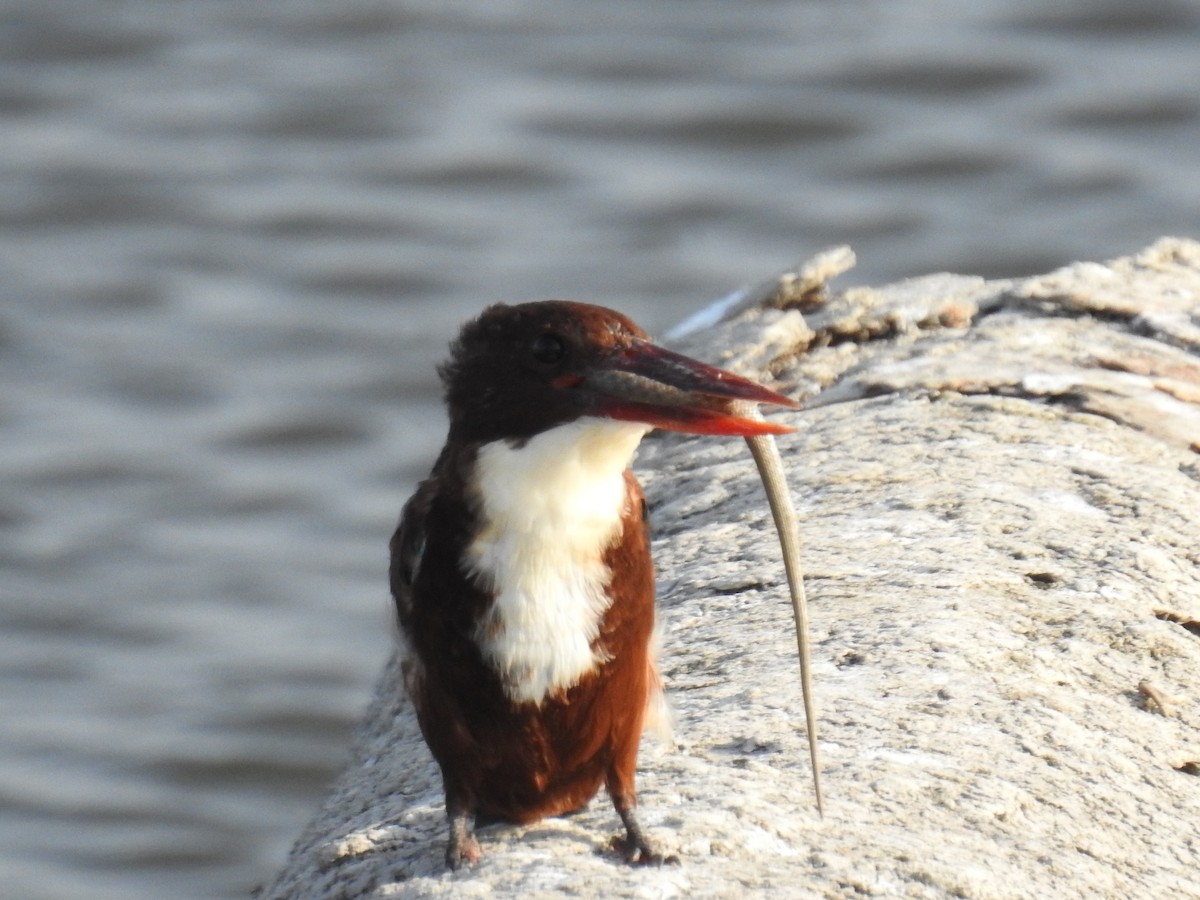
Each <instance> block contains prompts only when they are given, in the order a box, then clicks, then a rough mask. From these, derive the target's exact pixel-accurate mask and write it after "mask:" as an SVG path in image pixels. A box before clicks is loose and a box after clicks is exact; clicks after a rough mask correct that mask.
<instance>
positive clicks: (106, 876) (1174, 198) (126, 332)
mask: <svg viewBox="0 0 1200 900" xmlns="http://www.w3.org/2000/svg"><path fill="white" fill-rule="evenodd" d="M1167 233H1174V234H1182V235H1187V236H1193V237H1195V236H1200V3H1196V2H1176V3H1169V2H1161V0H1139V2H1136V3H1133V2H1128V0H1121V2H1072V0H1057V2H1054V3H1048V2H1044V0H1025V2H1022V0H980V2H971V3H963V2H952V0H943V2H938V0H909V2H903V0H810V2H738V3H731V2H715V0H693V2H686V3H685V2H657V3H647V2H633V0H628V2H613V0H529V2H519V0H500V2H482V0H481V2H461V0H460V2H454V0H451V2H434V0H425V2H400V0H339V2H337V3H332V2H317V0H312V2H306V0H255V2H253V3H247V2H244V0H171V2H165V0H110V2H100V0H38V2H37V3H30V2H20V0H0V284H2V289H0V895H3V896H4V897H12V898H21V900H24V898H79V897H100V898H122V900H129V898H141V897H146V898H162V897H239V896H245V895H246V893H247V892H248V891H249V889H250V888H251V887H252V886H253V885H255V884H256V883H257V882H259V881H260V880H261V879H263V878H265V877H266V876H267V875H268V874H269V873H270V872H271V871H272V870H273V869H274V868H275V867H277V866H278V865H279V864H280V862H281V861H282V859H283V856H284V854H285V852H286V850H287V848H288V846H289V844H290V842H291V841H292V839H293V838H294V837H295V836H296V835H297V834H298V832H299V830H300V828H301V827H302V825H303V824H304V822H305V821H306V819H307V818H308V817H309V816H310V814H311V813H312V812H313V811H314V810H315V809H316V807H317V804H318V802H319V800H320V798H321V796H322V794H323V791H324V788H325V785H326V784H327V782H328V780H329V779H330V777H331V776H332V774H333V773H334V772H335V771H336V768H337V766H338V764H339V763H340V761H341V760H342V754H343V753H344V751H345V748H346V745H347V742H348V739H349V734H350V730H351V728H352V727H353V725H354V723H355V721H356V720H357V718H358V716H359V714H360V712H361V710H362V708H363V706H364V704H365V703H366V700H367V697H368V694H369V688H370V685H371V682H372V680H373V679H374V677H375V675H376V674H377V672H378V671H379V669H380V667H381V665H382V663H383V661H384V659H385V657H386V655H387V653H388V651H389V646H390V643H389V642H390V636H389V627H390V626H389V621H390V620H389V613H388V610H387V596H386V587H385V569H386V543H387V539H388V537H389V535H390V532H391V529H392V526H393V524H394V522H395V519H396V516H397V513H398V511H399V509H400V506H401V504H402V503H403V501H404V499H405V498H406V496H407V495H408V492H409V491H410V490H411V488H412V486H413V484H414V483H415V481H416V479H418V478H419V477H420V476H421V475H422V474H423V472H424V470H425V468H426V467H427V466H428V465H429V463H430V461H431V459H432V457H433V455H434V453H435V452H436V450H437V448H438V446H439V445H440V442H441V439H442V429H443V427H444V422H443V418H442V414H441V411H440V409H439V405H438V387H437V384H436V382H435V379H434V374H433V366H434V364H435V363H436V362H437V361H438V360H439V359H440V358H441V356H442V355H443V352H444V348H445V345H446V342H447V341H448V340H449V338H450V337H451V335H452V334H453V331H454V329H455V326H456V325H457V324H458V323H459V322H460V321H461V320H463V319H464V318H466V317H467V316H469V315H471V314H472V313H474V312H476V311H477V310H478V309H479V308H481V306H482V305H483V304H485V303H487V302H491V301H496V300H514V301H515V300H522V299H533V298H540V297H548V296H558V297H574V298H578V299H586V300H590V301H593V302H598V303H602V304H606V305H610V306H614V307H617V308H620V309H622V310H624V311H626V312H628V313H629V314H631V315H632V316H633V317H634V318H635V319H637V320H638V321H640V322H641V323H642V324H643V325H644V326H646V327H647V328H649V329H650V330H651V331H656V332H661V331H662V330H664V329H665V328H666V327H667V326H668V325H670V324H671V323H672V322H675V321H677V320H678V319H680V318H682V317H683V316H685V315H686V314H687V313H689V312H691V311H693V310H694V309H696V308H697V307H698V306H699V305H701V304H704V303H706V302H708V301H710V300H711V299H713V298H716V297H718V296H721V295H723V294H725V293H726V292H728V291H729V290H731V289H733V288H736V287H738V286H740V285H743V284H745V283H747V282H753V281H756V280H758V279H761V278H763V277H766V276H769V275H771V274H772V273H774V272H775V271H776V270H778V269H780V268H782V267H784V266H786V265H788V264H790V263H792V262H794V261H796V260H798V259H800V258H802V257H805V256H808V255H810V254H811V253H813V252H815V251H817V250H820V249H822V248H823V247H826V246H829V245H832V244H837V243H850V244H851V245H853V247H854V248H855V250H856V251H857V253H858V257H859V267H858V269H857V270H856V271H855V272H854V273H853V274H852V276H851V277H849V278H847V279H844V281H843V283H882V282H885V281H888V280H895V279H899V278H903V277H906V276H910V275H918V274H923V273H927V272H931V271H939V270H952V271H959V272H968V273H978V274H983V275H989V276H1008V275H1021V274H1031V273H1036V272H1041V271H1045V270H1048V269H1050V268H1052V267H1055V266H1058V265H1060V264H1064V263H1067V262H1069V261H1072V260H1075V259H1103V258H1105V257H1111V256H1115V255H1119V254H1123V253H1127V252H1131V251H1134V250H1136V249H1138V248H1140V247H1141V246H1143V245H1145V244H1146V243H1148V242H1150V241H1151V240H1153V239H1154V238H1156V237H1158V236H1159V235H1162V234H1167Z"/></svg>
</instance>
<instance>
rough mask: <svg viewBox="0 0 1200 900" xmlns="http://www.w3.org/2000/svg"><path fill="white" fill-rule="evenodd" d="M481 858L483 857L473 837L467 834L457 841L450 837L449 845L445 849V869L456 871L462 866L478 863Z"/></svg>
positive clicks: (477, 842)
mask: <svg viewBox="0 0 1200 900" xmlns="http://www.w3.org/2000/svg"><path fill="white" fill-rule="evenodd" d="M481 856H483V850H482V849H481V848H480V846H479V841H477V840H475V835H473V834H468V835H466V836H465V837H462V838H459V839H457V840H456V839H455V838H454V837H453V836H452V837H451V838H450V845H449V846H448V847H446V868H448V869H450V870H452V871H458V870H459V869H461V868H462V867H463V866H469V865H474V864H475V863H477V862H479V857H481Z"/></svg>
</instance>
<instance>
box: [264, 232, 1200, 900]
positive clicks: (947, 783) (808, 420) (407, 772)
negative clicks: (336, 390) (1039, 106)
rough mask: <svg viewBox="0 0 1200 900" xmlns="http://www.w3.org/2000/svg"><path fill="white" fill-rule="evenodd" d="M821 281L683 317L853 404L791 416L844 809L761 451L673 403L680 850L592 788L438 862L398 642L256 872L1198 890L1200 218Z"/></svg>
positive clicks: (734, 887)
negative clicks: (1122, 248)
mask: <svg viewBox="0 0 1200 900" xmlns="http://www.w3.org/2000/svg"><path fill="white" fill-rule="evenodd" d="M838 267H839V266H836V265H835V266H834V268H835V269H836V268H838ZM801 281H802V280H801ZM798 284H799V282H797V280H796V279H792V282H791V284H790V287H788V286H786V285H785V288H786V289H785V290H783V291H776V290H774V289H773V288H768V289H767V290H765V291H764V290H759V291H758V293H756V294H752V295H749V296H748V297H747V298H746V304H743V306H746V307H747V308H743V309H742V310H741V311H740V312H739V313H737V314H736V317H735V318H734V319H733V320H731V321H727V322H724V323H722V324H719V325H717V326H715V327H713V328H710V329H706V330H705V331H703V332H702V333H700V334H694V335H691V336H689V337H687V338H685V339H683V340H682V341H681V342H680V343H679V344H678V346H680V347H681V349H684V350H685V351H686V352H691V353H693V354H695V355H698V356H702V357H706V358H708V359H710V360H712V361H716V362H721V363H723V364H725V365H730V366H736V367H739V368H742V369H744V370H749V371H757V372H758V374H760V375H764V376H765V373H766V372H769V373H770V374H772V375H774V376H775V377H776V378H778V379H779V380H780V381H781V382H782V383H783V384H785V385H787V384H793V385H796V386H797V389H798V390H800V391H802V392H803V393H807V394H815V395H816V397H815V398H814V400H813V403H814V404H821V403H824V402H826V401H832V400H838V401H850V402H844V403H838V404H837V405H828V406H821V405H815V406H814V407H813V408H811V409H810V410H809V411H806V412H802V413H800V414H798V415H795V416H794V418H795V421H796V423H797V424H798V425H799V427H800V431H799V433H798V434H796V435H794V436H790V437H785V438H783V439H782V441H781V444H782V451H783V453H784V455H785V458H786V459H787V461H788V464H789V466H790V474H789V477H790V479H791V483H792V491H793V494H794V496H795V498H796V501H797V504H798V511H799V513H800V516H801V520H802V523H803V524H802V538H803V540H804V543H805V564H806V571H807V576H808V581H807V585H808V593H809V599H810V605H811V614H812V618H813V625H814V635H813V637H814V645H815V647H814V649H815V653H816V656H815V673H816V691H817V702H818V710H819V714H820V720H821V724H820V736H821V749H822V753H823V755H824V759H825V792H826V814H825V817H824V819H821V818H818V816H817V814H816V811H815V808H814V805H813V797H812V790H811V785H810V781H809V768H808V760H807V752H806V750H805V738H804V731H803V718H802V715H801V712H800V694H799V684H798V676H797V668H796V659H795V646H794V640H793V635H792V629H791V620H790V616H791V612H790V607H789V606H788V602H787V593H786V586H785V585H784V584H783V576H782V567H781V565H780V563H779V561H778V548H777V545H776V542H775V539H774V536H773V534H772V532H771V525H770V516H769V513H768V512H767V508H766V503H765V501H764V500H763V498H762V496H761V488H760V487H759V486H758V484H757V479H756V476H755V473H754V467H753V465H752V463H751V461H750V456H749V453H748V452H747V450H746V447H745V446H744V445H743V444H742V443H741V442H740V441H737V440H724V441H722V440H717V439H713V438H683V437H678V436H660V437H656V438H652V439H651V440H649V441H648V442H647V444H646V445H644V449H643V452H642V454H641V458H640V460H639V463H638V468H639V471H640V473H641V474H642V476H643V480H644V481H645V482H646V485H647V491H648V494H649V497H650V499H651V503H652V509H653V519H654V523H655V526H656V533H655V555H656V560H657V562H658V568H659V594H660V605H661V610H662V612H661V616H662V619H663V622H664V627H665V640H664V648H663V669H664V674H665V676H666V678H667V682H668V684H667V688H668V695H669V697H670V699H671V703H672V706H673V708H674V711H675V717H676V733H675V743H674V745H673V746H670V747H668V746H666V745H664V744H663V743H662V742H660V741H655V740H654V739H652V738H647V740H646V742H645V743H644V745H643V756H642V765H641V771H640V775H639V785H640V788H641V800H642V808H643V822H645V823H646V824H647V825H648V826H649V827H650V830H651V831H652V832H653V833H654V834H655V835H657V836H658V837H660V838H661V839H662V841H663V842H664V844H667V845H668V846H670V847H672V848H675V849H677V850H678V851H679V853H680V855H681V856H682V860H683V861H682V864H681V865H679V866H673V867H667V868H663V869H659V870H652V869H629V868H627V867H626V866H624V865H622V864H620V863H618V862H617V861H616V860H615V858H614V857H613V856H611V855H606V854H604V853H601V852H598V851H600V850H602V849H603V847H604V846H605V844H606V842H607V840H608V838H609V837H610V836H611V835H613V834H616V833H617V831H618V823H617V820H616V817H615V815H614V814H613V813H612V810H611V808H610V807H609V805H608V803H607V801H606V800H605V798H604V797H603V796H601V797H599V798H597V800H596V801H594V802H593V803H592V805H591V807H590V808H589V810H588V811H586V812H585V813H583V814H580V815H578V816H574V817H571V818H568V819H560V820H550V821H547V822H543V823H540V824H538V825H534V826H531V827H526V828H516V827H509V826H490V827H487V828H484V829H482V830H481V833H480V837H481V840H482V842H483V844H484V849H485V853H486V856H485V858H484V860H483V862H482V863H481V864H480V865H479V866H477V867H476V868H474V869H472V870H470V871H467V872H462V873H458V874H453V875H451V874H446V873H445V872H443V871H442V869H443V866H442V850H443V842H444V840H445V834H444V831H445V827H444V819H443V812H442V805H441V799H442V798H441V795H440V792H439V782H438V777H437V773H436V769H435V767H434V765H433V763H432V761H431V759H430V757H429V755H428V752H427V751H426V749H425V747H424V745H423V743H422V742H421V739H420V735H419V733H418V731H417V728H416V725H415V723H414V720H413V717H412V714H411V711H410V710H409V707H408V705H407V703H406V701H405V700H404V699H403V696H402V691H401V689H400V687H399V681H398V679H397V677H396V669H395V666H394V665H389V666H388V668H387V670H386V671H385V673H384V675H383V678H382V680H381V682H380V685H379V689H378V692H377V696H376V700H375V703H374V705H373V706H372V708H371V710H370V712H369V713H368V715H367V718H366V721H365V722H364V724H363V727H362V732H361V735H360V738H359V741H358V743H357V745H356V747H355V750H354V757H353V762H352V763H351V764H350V765H349V766H348V767H347V769H346V770H345V772H344V773H343V775H342V776H341V778H340V779H339V780H338V782H337V784H336V785H335V786H334V789H333V792H332V793H331V795H330V797H329V799H328V801H327V802H326V804H325V807H324V808H323V809H322V810H321V812H320V813H319V814H318V815H317V817H316V818H315V819H314V820H313V822H312V823H311V824H310V826H309V827H308V828H307V829H306V831H305V832H304V834H303V835H302V836H301V838H300V840H299V841H298V842H297V844H296V847H295V849H294V851H293V853H292V856H291V858H290V859H289V860H288V862H287V864H286V866H285V868H284V869H283V870H282V871H281V872H280V873H279V875H278V877H277V879H276V881H275V882H274V883H273V884H272V885H270V886H268V887H266V888H265V889H264V891H263V896H264V897H271V898H282V897H315V898H334V897H346V898H356V897H391V896H404V897H408V896H412V897H437V896H447V897H449V896H453V897H471V896H521V897H533V896H559V895H568V896H583V897H614V896H631V897H670V896H683V895H689V896H705V897H709V896H714V897H715V896H721V897H728V896H753V895H767V894H770V895H776V896H796V897H807V896H814V897H847V896H858V895H864V894H865V895H870V896H911V897H979V898H985V897H989V898H990V897H995V898H1000V897H1030V898H1044V897H1048V896H1055V897H1089V898H1092V897H1134V896H1136V897H1200V777H1198V776H1200V706H1198V704H1197V700H1198V698H1200V623H1198V620H1200V455H1198V452H1200V244H1196V243H1189V242H1182V241H1173V240H1164V241H1161V242H1160V243H1158V244H1156V245H1155V246H1154V247H1152V248H1149V249H1148V250H1146V251H1144V252H1143V253H1141V254H1139V255H1138V256H1136V257H1131V258H1129V259H1123V260H1119V261H1116V262H1114V263H1110V264H1107V265H1099V264H1092V263H1089V264H1081V265H1076V266H1072V267H1069V268H1067V269H1064V270H1062V271H1059V272H1055V273H1052V274H1050V275H1046V276H1043V277H1040V278H1033V279H1029V280H1026V281H1012V282H984V281H983V280H981V279H976V278H966V277H959V276H950V275H938V276H931V277H929V278H923V279H918V280H915V281H911V282H906V283H903V284H898V285H892V286H890V287H887V288H883V289H879V290H869V289H852V290H848V291H846V292H844V293H840V294H839V293H835V292H832V291H830V292H828V295H827V294H826V292H823V291H822V290H821V289H820V287H819V286H815V287H814V285H813V284H811V283H809V284H807V285H803V284H800V287H799V288H798V287H797V285H798ZM770 294H776V296H774V297H773V298H769V297H768V296H767V295H770ZM767 299H772V300H773V301H774V303H773V304H772V306H771V308H764V306H763V301H764V300H767ZM747 304H748V306H747ZM718 348H733V349H729V350H725V351H721V350H719V349H718ZM819 391H820V393H818V392H819ZM789 415H790V414H789ZM385 539H386V535H381V536H380V540H381V542H382V541H384V540H385ZM1139 685H1142V686H1143V687H1142V688H1140V689H1139ZM1148 694H1149V695H1157V696H1158V697H1160V698H1162V703H1164V704H1165V712H1166V713H1167V714H1166V715H1164V714H1163V710H1162V709H1160V708H1159V706H1158V705H1157V704H1156V703H1155V702H1154V701H1153V700H1152V699H1150V698H1149V697H1148V696H1147V695H1148Z"/></svg>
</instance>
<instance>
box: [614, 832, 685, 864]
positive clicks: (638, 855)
mask: <svg viewBox="0 0 1200 900" xmlns="http://www.w3.org/2000/svg"><path fill="white" fill-rule="evenodd" d="M611 849H612V850H613V851H614V852H616V853H619V854H620V855H621V858H622V859H624V860H625V862H627V863H629V864H630V865H631V866H662V865H670V866H677V865H679V857H678V856H676V855H675V854H673V853H672V854H669V855H667V854H664V853H663V852H662V851H660V850H659V849H658V848H657V847H655V846H654V844H652V843H650V842H649V841H647V840H646V839H645V838H641V839H640V840H637V841H633V840H630V839H629V837H620V836H616V837H614V838H613V839H612V844H611Z"/></svg>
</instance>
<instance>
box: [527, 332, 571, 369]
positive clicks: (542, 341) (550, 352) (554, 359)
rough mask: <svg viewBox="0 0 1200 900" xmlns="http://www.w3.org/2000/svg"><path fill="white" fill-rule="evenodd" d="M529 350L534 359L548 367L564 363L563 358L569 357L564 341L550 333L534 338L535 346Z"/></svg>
mask: <svg viewBox="0 0 1200 900" xmlns="http://www.w3.org/2000/svg"><path fill="white" fill-rule="evenodd" d="M529 349H530V352H531V353H532V354H533V358H534V359H536V360H537V361H538V362H540V363H543V364H545V365H548V366H552V365H554V364H555V363H558V362H562V360H563V357H565V356H566V355H567V345H566V344H565V343H564V342H563V339H562V338H560V337H559V336H558V335H557V334H551V333H550V332H548V331H544V332H542V333H541V334H539V335H538V336H537V337H536V338H534V339H533V346H532V347H530V348H529Z"/></svg>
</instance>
